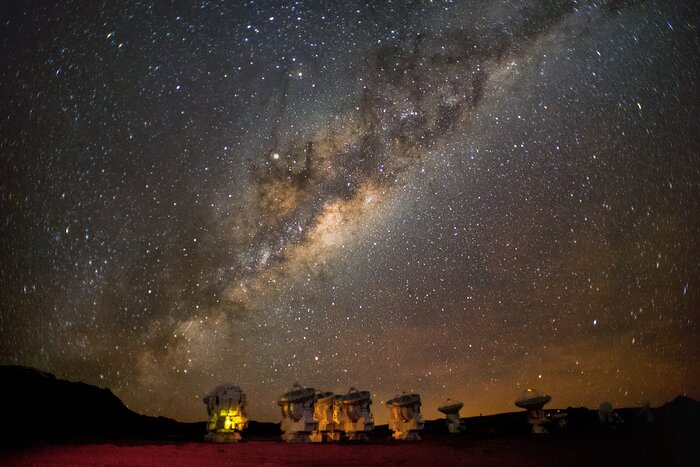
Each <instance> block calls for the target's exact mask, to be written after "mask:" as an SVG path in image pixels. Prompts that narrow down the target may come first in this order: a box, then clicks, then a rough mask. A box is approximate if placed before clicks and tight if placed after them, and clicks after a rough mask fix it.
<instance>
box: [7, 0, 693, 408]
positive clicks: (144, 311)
mask: <svg viewBox="0 0 700 467" xmlns="http://www.w3.org/2000/svg"><path fill="white" fill-rule="evenodd" d="M699 19H700V6H699V5H698V4H697V2H695V1H692V0H688V1H675V0H667V1H651V0H650V1H644V0H642V1H624V0H620V1H607V2H606V1H575V0H566V1H550V2H538V1H512V2H498V3H496V2H491V1H454V2H442V1H434V2H427V1H425V2H422V1H413V2H409V1H406V2H402V1H394V2H388V1H387V2H330V1H315V2H314V1H298V2H287V1H284V2H282V1H279V2H272V1H270V2H258V1H248V2H214V1H192V2H191V1H182V2H165V1H163V2H160V1H159V2H153V3H151V2H138V1H130V2H127V1H119V2H117V1H115V2H111V1H110V2H97V1H75V2H71V1H66V2H63V1H62V2H56V4H55V5H53V4H51V3H49V2H44V1H37V2H25V1H19V0H18V1H14V2H11V3H7V4H3V6H2V11H0V57H1V62H0V118H1V119H2V124H1V126H0V214H1V218H0V221H1V223H0V242H1V245H0V291H1V295H0V296H1V300H0V364H20V365H28V366H34V367H37V368H40V369H42V370H44V371H49V372H52V373H54V374H56V376H57V377H60V378H64V379H70V380H79V381H84V382H87V383H91V384H96V385H99V386H101V387H108V388H110V389H111V390H112V391H113V392H114V393H115V394H116V395H117V396H119V397H120V398H122V400H123V401H124V402H125V403H126V404H127V405H128V406H129V407H130V408H131V409H133V410H135V411H138V412H141V413H145V414H149V415H164V416H168V417H173V418H176V419H178V420H181V421H193V420H203V419H205V418H206V407H205V405H204V404H203V403H202V397H203V396H204V395H205V394H206V393H208V392H209V391H210V390H211V389H212V388H213V387H214V386H216V385H217V384H220V383H224V382H230V383H234V384H237V385H240V386H241V388H242V389H243V390H244V391H245V392H246V394H247V395H248V399H249V401H250V404H249V414H250V416H251V417H252V418H253V419H256V420H262V421H278V420H279V419H280V415H279V410H278V407H277V406H276V403H275V402H276V399H277V398H278V397H279V395H280V394H282V393H283V392H286V391H287V390H288V389H289V388H290V387H291V385H292V384H293V383H294V382H299V383H301V384H303V385H305V386H311V387H315V388H318V389H322V390H329V391H335V392H339V393H344V392H346V391H347V390H348V388H349V387H350V386H357V387H358V389H361V390H370V391H371V393H372V396H373V400H374V406H373V411H374V414H375V418H376V419H377V421H378V422H385V421H386V419H387V417H388V411H387V409H386V408H384V407H383V404H382V401H386V400H388V399H389V398H391V397H393V396H394V395H395V394H397V393H400V392H402V391H407V392H409V391H410V392H419V393H420V394H421V396H422V399H423V413H424V415H425V416H426V417H427V418H436V417H438V416H440V414H439V413H438V412H437V410H436V407H437V405H438V403H439V402H441V401H443V400H444V399H446V398H447V397H450V398H452V399H457V400H461V401H463V402H464V403H465V408H464V409H463V410H462V415H463V416H469V415H477V414H479V413H483V414H488V413H496V412H502V411H514V410H518V409H517V408H516V407H515V406H514V405H513V402H514V400H515V398H516V397H517V396H518V395H519V394H520V393H521V392H522V391H523V390H524V389H525V388H527V387H530V386H532V387H536V388H539V389H541V390H542V391H544V392H547V393H549V394H551V395H552V403H551V405H552V406H553V407H567V406H588V407H592V408H597V407H598V405H599V404H600V402H601V401H604V400H607V401H610V402H612V404H613V405H614V406H616V407H617V406H632V405H641V404H643V403H644V402H647V401H649V402H651V404H652V406H654V405H659V404H662V403H664V402H666V401H668V400H670V399H672V398H673V397H675V396H676V395H678V394H687V395H688V396H691V397H694V398H696V399H697V398H700V383H699V382H700V344H698V343H699V342H700V316H699V311H700V241H699V238H700V90H699V89H698V86H699V83H700V34H699V29H698V28H699V27H700V25H699V22H698V20H699Z"/></svg>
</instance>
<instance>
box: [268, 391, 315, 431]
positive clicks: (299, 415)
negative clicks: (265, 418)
mask: <svg viewBox="0 0 700 467" xmlns="http://www.w3.org/2000/svg"><path fill="white" fill-rule="evenodd" d="M315 399H316V390H315V389H314V388H304V387H301V386H299V384H297V383H295V384H294V386H293V387H292V390H291V391H289V392H286V393H284V394H282V395H281V396H280V398H279V400H278V401H277V404H279V406H280V407H281V408H282V422H281V423H280V428H281V429H282V440H284V441H286V442H288V443H308V442H310V441H311V434H312V433H313V432H314V431H317V429H318V422H317V421H316V420H314V402H315Z"/></svg>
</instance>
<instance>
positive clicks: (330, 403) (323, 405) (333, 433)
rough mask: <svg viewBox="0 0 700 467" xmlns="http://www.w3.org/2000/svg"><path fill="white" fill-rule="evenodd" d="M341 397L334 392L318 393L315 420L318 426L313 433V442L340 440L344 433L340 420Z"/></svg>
mask: <svg viewBox="0 0 700 467" xmlns="http://www.w3.org/2000/svg"><path fill="white" fill-rule="evenodd" d="M340 397H341V396H339V395H336V394H333V393H332V392H318V393H316V403H315V404H314V420H316V421H317V422H318V427H317V429H316V431H314V432H313V433H312V434H311V441H312V442H314V443H322V442H324V441H340V437H341V435H342V431H341V426H340V422H339V420H340V419H341V417H342V414H341V405H340V402H339V401H338V399H340Z"/></svg>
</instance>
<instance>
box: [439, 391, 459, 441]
mask: <svg viewBox="0 0 700 467" xmlns="http://www.w3.org/2000/svg"><path fill="white" fill-rule="evenodd" d="M462 407H464V404H463V403H462V402H458V401H453V400H452V399H447V400H446V401H445V402H443V403H442V404H441V405H440V406H439V407H438V411H440V412H442V413H444V414H445V418H446V419H447V429H448V430H449V431H450V433H459V432H460V431H461V430H463V429H464V424H463V423H462V420H460V418H459V411H460V410H462Z"/></svg>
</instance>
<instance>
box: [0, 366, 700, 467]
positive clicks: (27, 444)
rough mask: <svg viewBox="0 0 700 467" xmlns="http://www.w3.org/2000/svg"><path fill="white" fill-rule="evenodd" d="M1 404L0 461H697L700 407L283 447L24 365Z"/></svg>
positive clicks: (510, 419)
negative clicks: (131, 404) (541, 430)
mask: <svg viewBox="0 0 700 467" xmlns="http://www.w3.org/2000/svg"><path fill="white" fill-rule="evenodd" d="M0 404H2V406H1V407H0V408H1V409H2V417H0V464H2V465H115V466H118V465H188V466H189V465H223V464H228V465H380V464H386V465H396V464H402V465H476V466H480V467H483V466H505V465H517V466H525V465H537V466H540V465H541V466H569V465H571V466H573V465H581V466H589V465H590V466H605V465H610V466H618V465H629V466H644V465H659V466H675V465H680V466H700V404H699V403H698V402H696V401H694V400H692V399H689V398H687V397H682V396H679V397H678V398H676V399H675V400H674V401H672V402H669V403H667V404H665V405H664V406H662V407H659V408H656V409H653V410H651V411H644V410H641V409H635V408H631V409H620V410H619V411H618V413H619V415H620V416H621V417H622V419H623V420H624V423H622V424H619V425H617V426H614V427H603V426H601V424H600V422H599V420H598V415H597V411H592V410H588V409H585V408H568V409H566V411H567V413H568V415H569V418H568V420H569V425H568V426H567V427H566V429H564V430H558V431H556V430H553V431H554V432H553V433H551V434H549V435H532V434H530V433H529V426H528V425H527V423H526V419H525V413H524V412H514V413H506V414H499V415H491V416H486V417H472V418H466V419H464V420H463V421H464V424H465V431H464V433H461V434H457V435H450V434H449V433H447V429H446V427H445V424H444V421H443V420H434V421H429V422H427V423H426V427H425V430H424V431H423V432H422V434H421V436H422V437H423V440H422V441H418V442H410V443H406V442H397V441H393V440H391V435H390V432H389V430H388V429H387V427H386V425H384V426H379V427H377V428H376V429H375V430H374V432H373V433H372V435H371V441H370V442H369V443H364V444H349V443H340V444H323V445H317V444H313V445H289V444H284V443H282V442H281V441H280V439H279V426H278V425H277V424H273V423H256V422H251V423H250V425H249V429H248V430H246V432H245V433H244V442H242V443H238V444H225V445H224V444H209V443H204V442H203V441H202V440H203V435H204V430H205V424H204V423H203V422H201V423H179V422H176V421H175V420H170V419H166V418H153V417H146V416H143V415H139V414H136V413H134V412H132V411H130V410H129V409H128V408H127V407H126V406H124V404H122V402H121V401H120V400H119V399H118V398H117V397H116V396H114V395H113V394H112V393H111V392H110V391H109V390H107V389H100V388H97V387H94V386H90V385H86V384H83V383H72V382H68V381H63V380H59V379H56V378H55V377H54V376H53V375H50V374H47V373H43V372H40V371H37V370H34V369H31V368H25V367H0ZM41 407H47V408H48V407H50V408H51V410H47V411H43V410H37V409H41ZM98 408H99V409H98ZM551 412H554V411H551ZM96 413H99V419H100V420H109V421H110V423H99V422H96V421H95V414H96Z"/></svg>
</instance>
